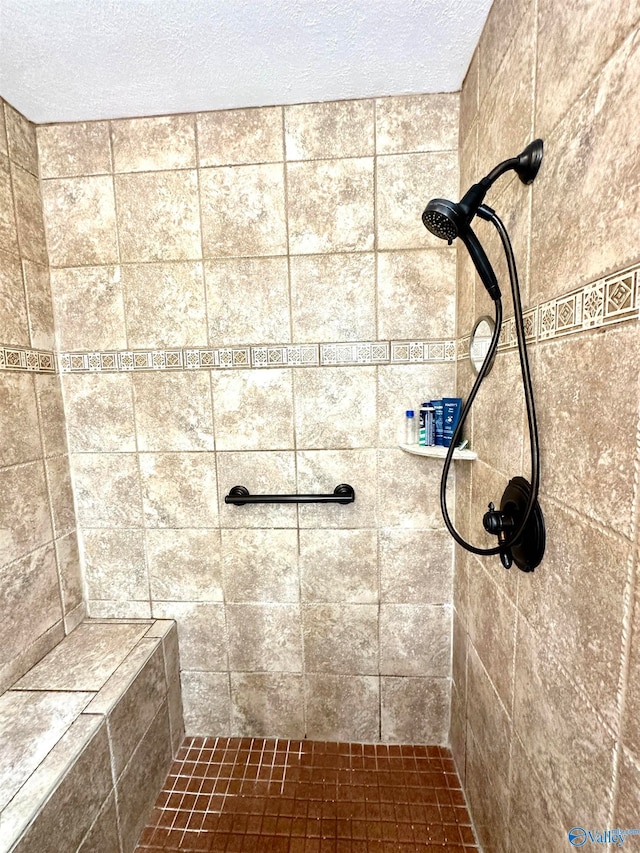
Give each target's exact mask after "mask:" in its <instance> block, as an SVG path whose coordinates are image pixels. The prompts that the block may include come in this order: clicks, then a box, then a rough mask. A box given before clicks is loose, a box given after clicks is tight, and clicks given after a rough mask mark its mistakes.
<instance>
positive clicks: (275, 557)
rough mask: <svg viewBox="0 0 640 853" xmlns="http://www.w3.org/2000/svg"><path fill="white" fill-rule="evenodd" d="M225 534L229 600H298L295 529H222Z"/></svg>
mask: <svg viewBox="0 0 640 853" xmlns="http://www.w3.org/2000/svg"><path fill="white" fill-rule="evenodd" d="M221 533H222V559H221V562H222V567H223V574H224V598H225V601H227V602H249V601H252V602H260V603H267V602H280V603H285V602H297V601H298V599H299V586H300V583H299V578H298V536H297V532H296V531H295V530H222V531H221Z"/></svg>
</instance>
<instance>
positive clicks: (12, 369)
mask: <svg viewBox="0 0 640 853" xmlns="http://www.w3.org/2000/svg"><path fill="white" fill-rule="evenodd" d="M53 349H54V335H53V312H52V303H51V290H50V286H49V266H48V261H47V249H46V244H45V236H44V222H43V213H42V202H41V197H40V186H39V181H38V150H37V145H36V129H35V126H34V125H33V124H31V122H29V121H27V119H25V118H24V116H22V115H20V113H18V112H17V111H16V110H14V109H13V108H12V107H11V106H10V105H9V104H7V103H4V102H3V101H2V100H0V433H1V434H2V444H1V447H0V601H2V603H3V608H2V610H3V618H2V621H1V623H0V648H2V655H1V656H0V692H2V690H4V689H5V688H6V687H7V686H8V685H9V684H10V683H11V682H12V681H14V680H15V679H16V678H18V677H19V676H20V675H22V674H23V673H24V672H25V671H26V670H27V669H28V668H29V667H30V666H31V665H32V664H33V663H35V662H36V661H37V660H39V658H40V657H42V655H44V654H46V652H47V651H48V650H49V649H50V648H51V647H52V646H53V645H54V644H55V643H56V642H57V641H59V640H60V639H61V638H62V637H63V636H64V634H65V632H68V631H69V630H71V629H72V628H73V627H74V626H75V625H76V624H77V623H78V622H79V621H80V620H81V619H82V618H83V615H84V606H83V591H82V580H81V576H80V567H79V558H78V543H77V536H76V522H75V514H74V504H73V496H72V491H71V480H70V476H69V462H68V454H67V441H66V431H65V425H64V414H63V406H62V395H61V389H60V378H59V376H58V375H56V373H55V359H54V354H53Z"/></svg>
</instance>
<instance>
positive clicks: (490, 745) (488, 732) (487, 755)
mask: <svg viewBox="0 0 640 853" xmlns="http://www.w3.org/2000/svg"><path fill="white" fill-rule="evenodd" d="M467 722H468V725H469V727H470V729H471V731H472V732H473V737H474V740H475V745H476V747H477V750H478V752H479V753H480V754H481V755H482V757H483V761H484V764H485V765H486V766H490V767H492V768H493V771H492V774H491V775H492V778H493V779H494V780H495V781H496V786H497V787H499V788H500V789H501V790H504V791H508V787H509V760H510V758H509V757H510V753H511V739H512V734H513V726H512V720H511V717H510V716H509V713H508V710H507V709H506V708H505V707H504V706H503V704H502V702H501V701H500V698H499V696H498V694H497V692H496V690H495V687H494V685H493V684H492V682H491V680H490V677H489V674H488V673H487V670H486V669H485V668H484V666H483V665H482V661H481V660H480V658H479V657H478V655H477V654H476V651H475V648H474V647H473V645H470V646H469V657H468V667H467Z"/></svg>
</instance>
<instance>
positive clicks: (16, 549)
mask: <svg viewBox="0 0 640 853" xmlns="http://www.w3.org/2000/svg"><path fill="white" fill-rule="evenodd" d="M52 538H53V530H52V529H51V517H50V510H49V501H48V498H47V485H46V481H45V475H44V466H43V464H42V462H29V463H27V464H25V465H17V466H13V467H11V468H0V554H2V560H3V562H4V563H10V562H12V561H13V560H17V559H18V558H19V557H22V556H24V555H25V554H28V553H29V552H30V551H33V550H34V549H35V548H37V547H38V546H40V545H44V544H45V543H46V542H49V541H50V540H51V539H52Z"/></svg>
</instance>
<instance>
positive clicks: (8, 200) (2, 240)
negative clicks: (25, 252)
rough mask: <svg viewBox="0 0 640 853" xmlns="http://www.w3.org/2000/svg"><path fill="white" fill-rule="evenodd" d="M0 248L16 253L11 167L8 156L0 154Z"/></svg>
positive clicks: (16, 233)
mask: <svg viewBox="0 0 640 853" xmlns="http://www.w3.org/2000/svg"><path fill="white" fill-rule="evenodd" d="M0 249H3V250H5V251H8V252H11V253H12V254H14V255H17V254H18V229H17V226H16V216H15V209H14V206H13V191H12V189H11V169H10V166H9V158H8V157H7V156H6V155H4V154H0Z"/></svg>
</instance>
